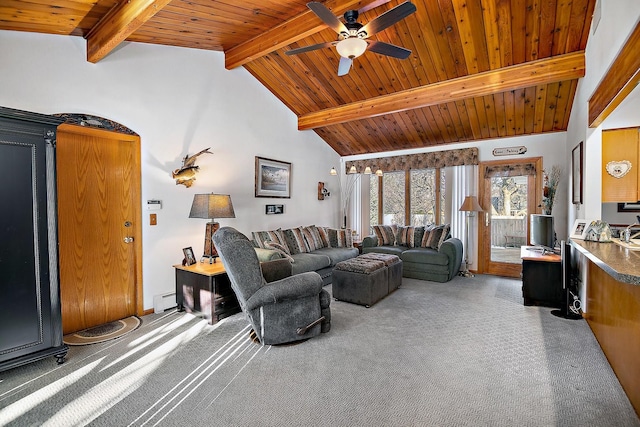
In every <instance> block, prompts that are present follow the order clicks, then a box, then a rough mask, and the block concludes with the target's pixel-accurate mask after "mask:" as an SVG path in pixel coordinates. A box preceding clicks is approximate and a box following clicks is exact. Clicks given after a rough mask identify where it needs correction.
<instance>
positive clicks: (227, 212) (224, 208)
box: [189, 194, 236, 264]
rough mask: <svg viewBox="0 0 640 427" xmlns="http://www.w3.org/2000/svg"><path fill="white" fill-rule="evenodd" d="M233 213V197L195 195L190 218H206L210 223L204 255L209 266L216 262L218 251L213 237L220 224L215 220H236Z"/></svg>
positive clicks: (226, 195) (205, 237) (225, 195)
mask: <svg viewBox="0 0 640 427" xmlns="http://www.w3.org/2000/svg"><path fill="white" fill-rule="evenodd" d="M235 217H236V214H235V212H234V211H233V203H231V196H229V195H228V194H195V195H194V196H193V203H192V204H191V212H189V218H205V219H209V220H210V221H209V222H208V223H207V228H206V229H205V233H204V255H202V257H203V258H209V264H211V263H212V262H215V261H216V258H217V257H218V251H217V250H216V247H215V246H214V245H213V239H212V238H213V235H214V234H215V232H216V231H218V228H220V224H219V223H217V222H215V220H214V218H235Z"/></svg>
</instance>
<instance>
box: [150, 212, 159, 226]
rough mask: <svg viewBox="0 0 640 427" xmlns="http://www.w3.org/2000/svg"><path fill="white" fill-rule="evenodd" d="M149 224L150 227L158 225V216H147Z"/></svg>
mask: <svg viewBox="0 0 640 427" xmlns="http://www.w3.org/2000/svg"><path fill="white" fill-rule="evenodd" d="M149 224H150V225H158V216H157V215H156V214H154V213H152V214H150V215H149Z"/></svg>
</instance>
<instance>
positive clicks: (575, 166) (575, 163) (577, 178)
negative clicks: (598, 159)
mask: <svg viewBox="0 0 640 427" xmlns="http://www.w3.org/2000/svg"><path fill="white" fill-rule="evenodd" d="M571 176H572V178H573V188H572V193H571V194H572V197H571V199H572V202H573V204H574V205H581V204H582V142H580V144H578V145H576V147H575V148H574V149H573V151H571Z"/></svg>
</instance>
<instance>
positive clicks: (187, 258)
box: [182, 246, 197, 265]
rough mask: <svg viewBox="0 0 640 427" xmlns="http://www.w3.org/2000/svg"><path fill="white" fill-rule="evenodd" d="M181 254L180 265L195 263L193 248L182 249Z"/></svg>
mask: <svg viewBox="0 0 640 427" xmlns="http://www.w3.org/2000/svg"><path fill="white" fill-rule="evenodd" d="M182 253H183V254H184V260H183V261H182V265H193V264H195V263H196V262H197V261H196V256H195V255H194V254H193V248H191V246H189V247H188V248H184V249H182Z"/></svg>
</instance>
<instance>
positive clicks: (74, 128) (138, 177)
mask: <svg viewBox="0 0 640 427" xmlns="http://www.w3.org/2000/svg"><path fill="white" fill-rule="evenodd" d="M58 130H62V131H64V132H68V133H74V134H77V135H87V136H95V137H98V138H107V139H108V138H112V137H113V134H114V133H117V134H118V139H120V140H122V141H128V142H130V143H131V144H133V146H134V150H133V152H134V166H135V168H136V170H135V171H133V172H132V174H131V180H132V182H133V185H132V188H130V189H129V190H130V192H131V198H132V209H133V217H134V218H135V221H137V222H136V226H135V227H133V242H132V244H133V250H134V259H135V263H134V268H133V270H134V282H135V298H136V301H135V307H136V315H137V316H143V315H144V314H146V313H145V311H144V294H143V289H142V206H141V205H142V190H141V185H142V166H141V164H142V163H141V153H140V136H138V135H130V134H126V133H121V132H114V131H108V130H103V129H96V128H90V127H84V126H78V125H74V124H66V123H63V124H61V125H60V126H58Z"/></svg>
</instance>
